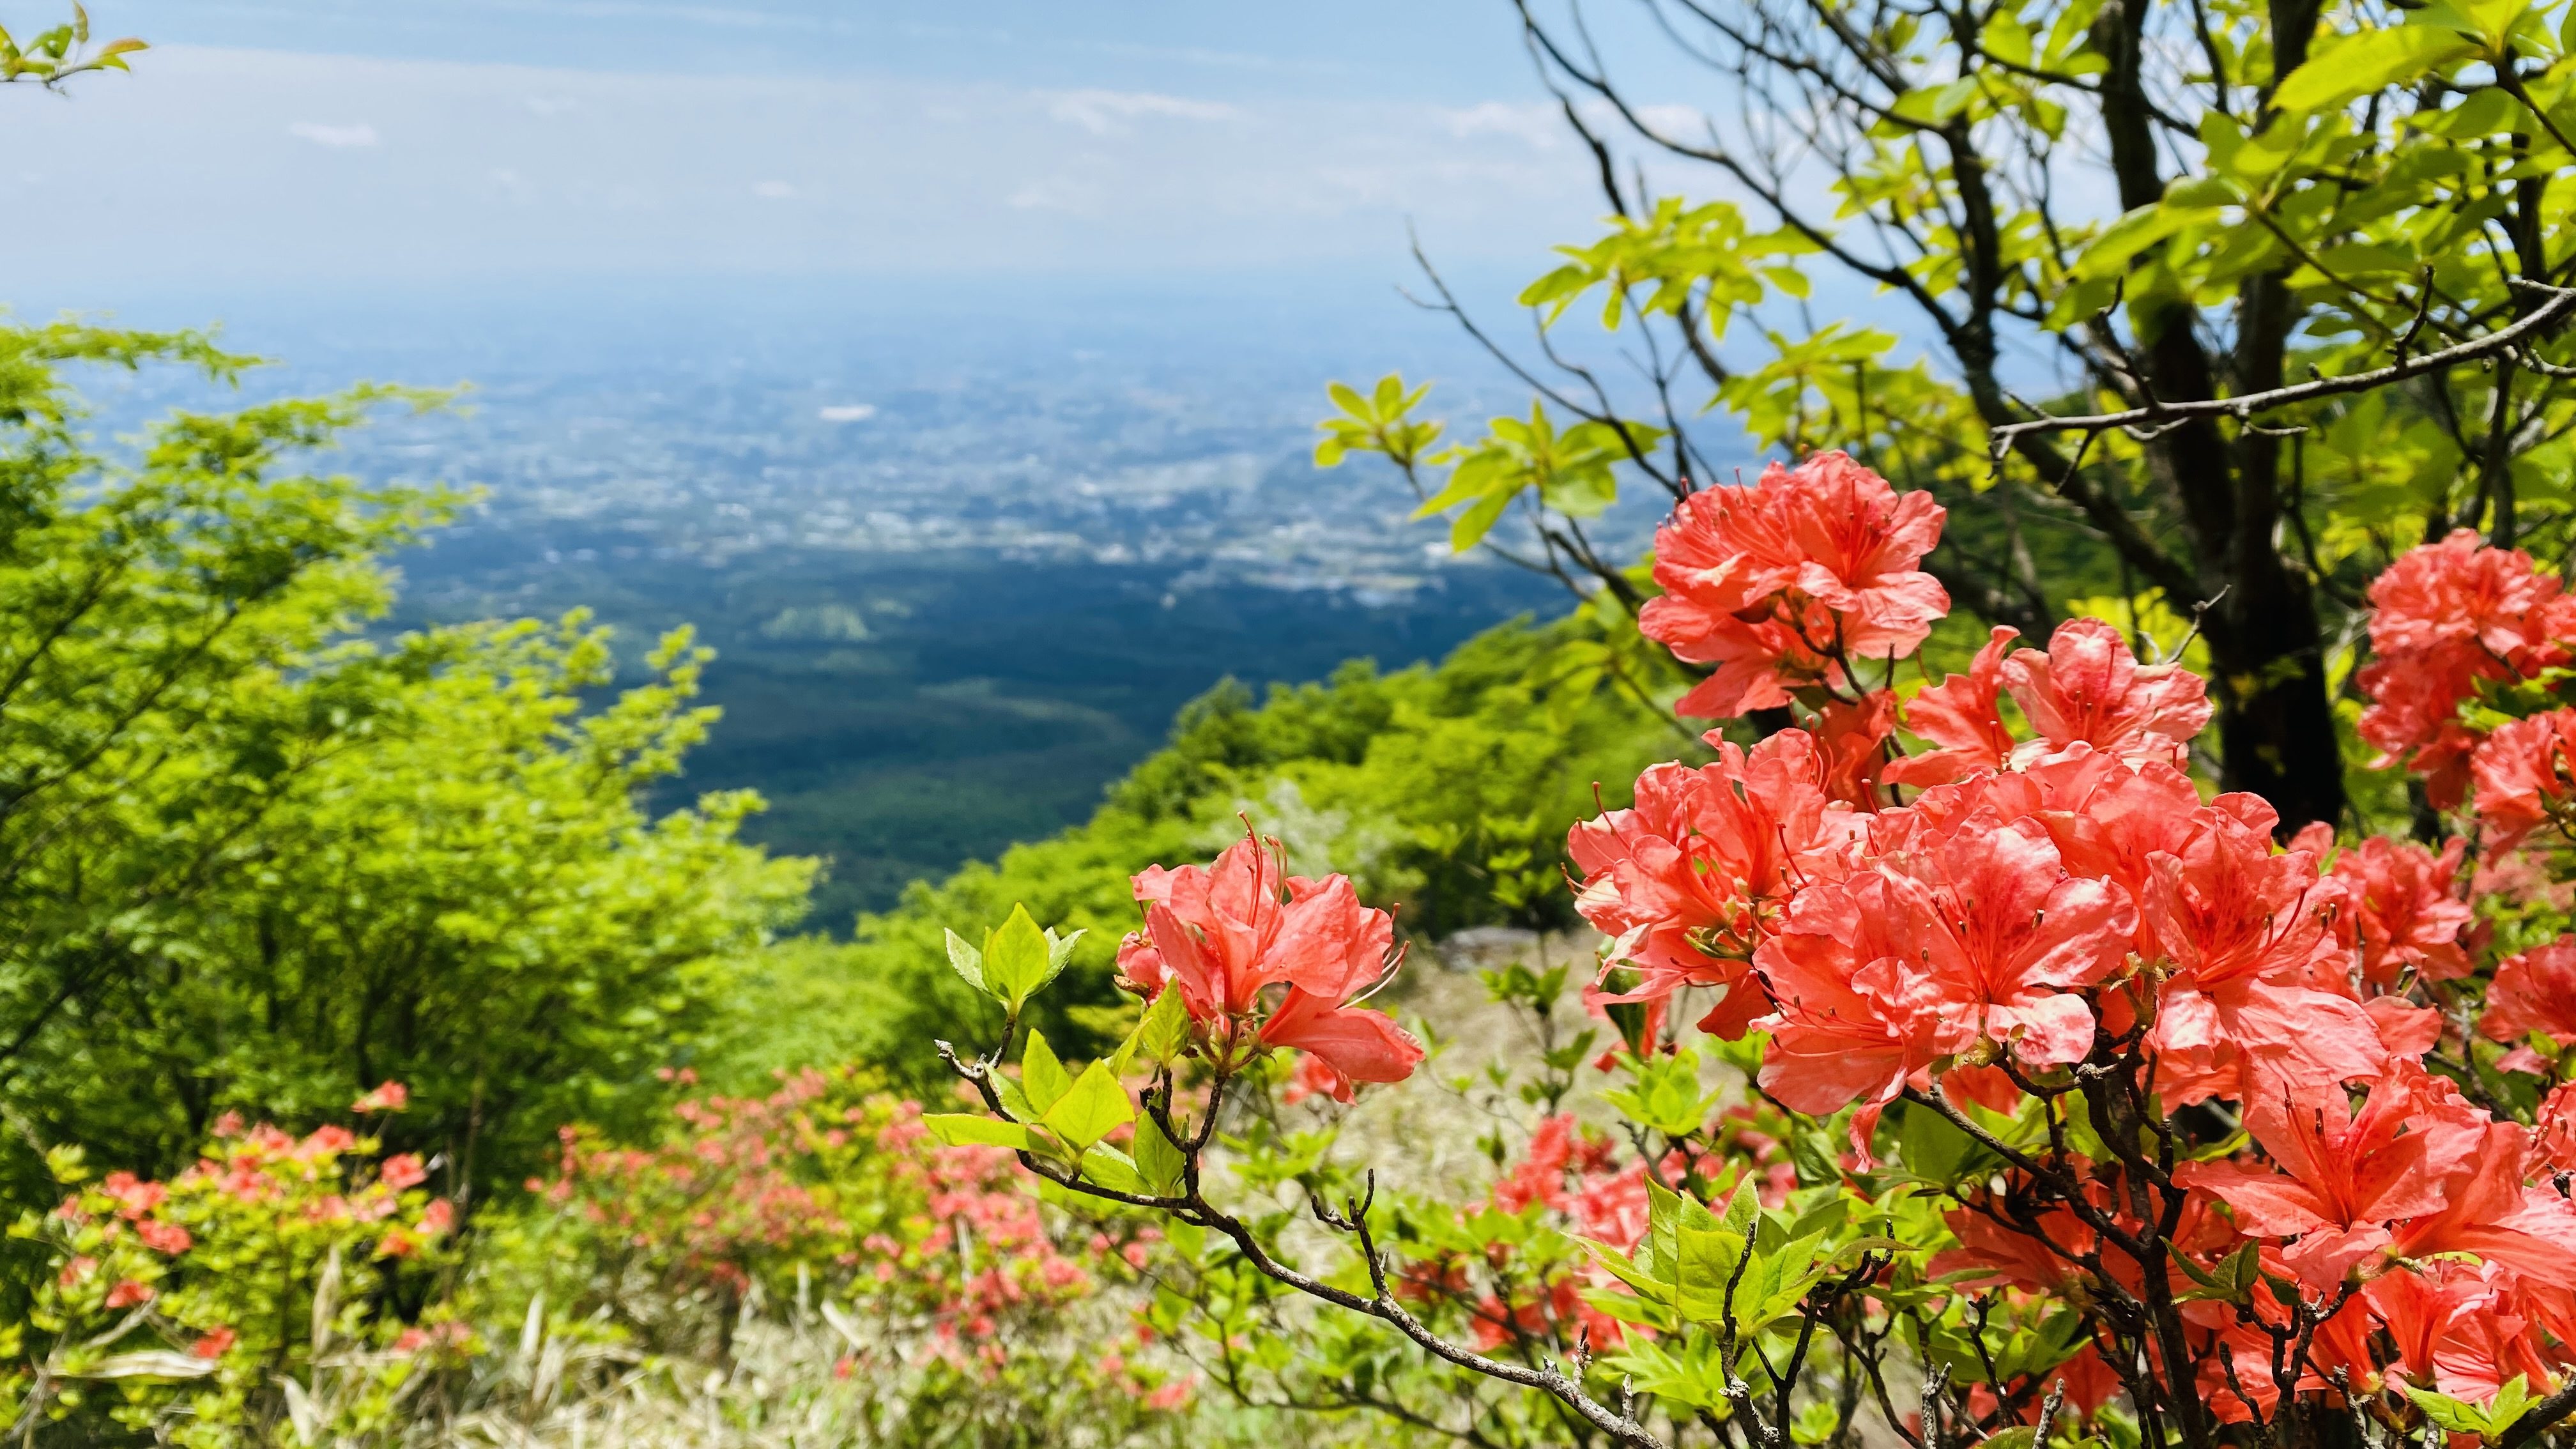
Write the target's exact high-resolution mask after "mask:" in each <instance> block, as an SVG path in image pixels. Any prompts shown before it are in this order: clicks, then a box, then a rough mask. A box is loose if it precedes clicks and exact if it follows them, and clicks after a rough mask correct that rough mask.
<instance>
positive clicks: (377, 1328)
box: [0, 1084, 472, 1445]
mask: <svg viewBox="0 0 2576 1449" xmlns="http://www.w3.org/2000/svg"><path fill="white" fill-rule="evenodd" d="M403 1098H404V1093H403V1090H402V1088H401V1087H400V1086H399V1085H398V1084H387V1085H386V1086H385V1087H382V1088H379V1089H378V1090H376V1091H374V1092H370V1093H368V1094H367V1095H366V1096H364V1097H362V1098H360V1099H359V1100H358V1101H357V1102H356V1103H355V1104H353V1114H365V1113H369V1112H377V1111H389V1110H399V1109H400V1108H401V1107H402V1105H403ZM48 1162H49V1165H50V1166H51V1167H52V1169H53V1172H54V1175H55V1177H56V1179H57V1180H58V1181H59V1182H61V1183H62V1184H63V1186H64V1187H65V1188H66V1189H67V1195H66V1196H65V1197H64V1198H63V1200H62V1202H61V1204H60V1205H59V1206H57V1207H55V1208H54V1209H53V1210H52V1211H51V1212H47V1213H42V1214H37V1213H30V1214H28V1215H26V1216H25V1217H23V1218H22V1219H20V1221H19V1222H18V1223H17V1224H16V1225H15V1226H14V1227H13V1228H12V1229H11V1234H12V1236H13V1237H15V1238H17V1239H19V1240H21V1241H22V1242H23V1243H25V1244H27V1245H28V1246H29V1247H31V1248H32V1249H33V1251H34V1254H35V1255H36V1258H37V1261H38V1267H37V1272H36V1274H35V1276H34V1278H33V1284H34V1291H33V1293H32V1296H31V1301H30V1303H29V1306H28V1308H27V1310H26V1312H25V1315H24V1317H23V1319H22V1320H20V1321H18V1322H14V1323H8V1324H5V1325H0V1352H5V1356H6V1359H7V1361H8V1366H7V1368H6V1369H5V1371H0V1413H5V1414H6V1415H7V1416H8V1417H9V1419H10V1421H11V1430H10V1432H11V1434H12V1436H13V1437H17V1438H19V1439H20V1440H21V1442H26V1441H27V1440H28V1439H30V1438H32V1436H33V1435H34V1434H35V1433H36V1431H37V1429H38V1427H39V1426H41V1425H46V1424H64V1425H65V1426H66V1427H67V1428H69V1429H71V1430H72V1431H73V1432H74V1433H76V1434H77V1435H79V1436H80V1437H82V1438H84V1439H91V1440H94V1439H97V1438H99V1437H101V1436H103V1435H107V1434H111V1433H112V1432H113V1431H112V1430H111V1429H110V1428H109V1426H110V1425H118V1426H123V1427H124V1428H125V1429H127V1430H130V1431H133V1432H136V1433H146V1434H149V1435H151V1436H153V1437H155V1438H157V1439H159V1440H161V1441H163V1442H169V1443H176V1444H185V1445H216V1444H231V1443H237V1442H243V1441H245V1440H248V1439H252V1438H254V1437H258V1436H259V1435H261V1434H262V1433H263V1432H264V1431H266V1430H268V1429H271V1428H273V1427H275V1426H278V1425H280V1424H291V1425H292V1427H293V1431H294V1432H295V1433H296V1434H297V1435H298V1436H300V1437H301V1438H303V1439H304V1441H305V1442H315V1441H316V1440H317V1439H318V1436H320V1435H322V1434H324V1433H326V1432H328V1433H333V1434H370V1433H376V1432H380V1431H384V1430H386V1429H388V1428H390V1427H393V1426H397V1425H399V1424H401V1423H403V1422H404V1421H405V1418H406V1416H407V1415H408V1414H410V1413H412V1412H414V1411H415V1410H416V1408H417V1404H416V1402H415V1400H416V1397H417V1393H418V1390H419V1389H420V1388H421V1386H422V1384H423V1382H424V1376H423V1374H422V1373H421V1370H422V1369H423V1368H425V1367H429V1366H434V1365H435V1363H436V1362H437V1361H438V1360H439V1359H440V1358H441V1357H442V1356H443V1355H450V1354H452V1353H453V1352H455V1351H457V1350H460V1349H462V1348H464V1347H466V1346H467V1345H469V1344H470V1343H471V1341H472V1340H471V1334H470V1333H468V1332H466V1331H464V1330H463V1328H462V1326H461V1325H458V1324H454V1323H443V1322H441V1321H440V1320H439V1319H438V1318H436V1317H435V1316H433V1317H430V1318H425V1319H424V1320H423V1321H422V1322H421V1323H420V1324H418V1325H406V1324H404V1323H403V1322H401V1321H400V1319H399V1318H398V1317H397V1316H395V1315H393V1314H391V1313H388V1312H385V1311H383V1310H384V1305H385V1304H386V1303H387V1302H388V1301H391V1300H394V1299H398V1298H402V1297H405V1296H411V1297H414V1298H415V1299H416V1297H417V1295H419V1294H420V1293H422V1292H423V1291H424V1290H425V1289H426V1287H427V1286H428V1285H429V1283H430V1282H431V1280H432V1277H433V1275H434V1273H435V1271H436V1270H437V1268H438V1267H439V1266H440V1262H441V1259H442V1257H443V1255H444V1254H445V1253H446V1251H447V1249H448V1246H449V1240H450V1237H451V1235H452V1232H453V1230H454V1228H455V1225H456V1215H455V1210H454V1208H453V1207H452V1206H451V1205H450V1204H449V1203H448V1201H447V1200H446V1199H444V1198H438V1197H433V1196H431V1195H430V1194H429V1193H427V1192H426V1191H425V1190H424V1189H423V1187H422V1184H423V1183H424V1182H426V1181H427V1177H428V1174H427V1171H426V1169H425V1168H424V1167H423V1165H422V1163H421V1161H420V1160H419V1159H418V1158H417V1157H413V1156H410V1155H408V1154H398V1155H395V1156H390V1157H379V1156H378V1155H377V1145H376V1143H375V1141H374V1140H373V1139H372V1138H368V1137H362V1136H359V1135H357V1134H356V1133H354V1132H352V1131H351V1130H349V1129H348V1128H346V1127H341V1126H336V1125H327V1126H323V1127H320V1128H317V1129H315V1130H314V1131H312V1132H310V1133H308V1134H306V1135H305V1136H303V1137H300V1138H297V1137H290V1136H288V1135H287V1134H285V1133H283V1132H280V1131H278V1130H277V1129H275V1128H273V1127H267V1126H260V1127H253V1128H247V1129H246V1128H244V1127H243V1125H242V1124H241V1123H240V1122H239V1121H238V1120H237V1119H232V1118H227V1119H225V1120H223V1121H221V1122H218V1123H217V1124H216V1126H215V1133H214V1140H213V1142H212V1143H211V1144H209V1145H208V1147H207V1149H206V1152H205V1155H204V1156H203V1157H202V1158H200V1159H199V1161H198V1162H197V1164H196V1165H195V1166H193V1167H191V1168H189V1169H188V1170H187V1171H185V1172H183V1173H180V1174H179V1175H178V1176H176V1177H174V1178H172V1179H171V1180H169V1181H168V1182H149V1181H144V1180H141V1179H138V1178H136V1177H135V1176H134V1175H133V1174H131V1173H125V1172H110V1173H108V1174H106V1175H105V1176H95V1175H93V1174H92V1173H91V1172H90V1171H89V1170H88V1169H87V1168H86V1166H85V1165H84V1163H83V1162H82V1159H81V1154H80V1153H79V1152H78V1151H77V1150H76V1149H58V1150H56V1151H55V1152H53V1153H51V1154H49V1156H48Z"/></svg>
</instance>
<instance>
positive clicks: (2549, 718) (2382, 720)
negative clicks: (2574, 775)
mask: <svg viewBox="0 0 2576 1449" xmlns="http://www.w3.org/2000/svg"><path fill="white" fill-rule="evenodd" d="M2370 602H2371V608H2372V614H2371V620H2370V646H2371V650H2372V652H2373V653H2374V654H2376V655H2377V656H2378V657H2377V658H2376V659H2374V660H2373V661H2372V662H2371V664H2370V665H2369V666H2368V667H2366V668H2365V669H2363V671H2362V674H2361V687H2362V690H2363V692H2364V693H2366V694H2368V695H2369V696H2370V705H2369V707H2368V708H2367V709H2365V710H2363V711H2362V715H2361V720H2360V724H2359V729H2360V733H2361V737H2362V738H2363V739H2365V740H2367V741H2369V742H2370V743H2371V744H2373V745H2376V746H2378V747H2379V749H2380V751H2381V752H2382V756H2383V758H2382V761H2381V763H2383V764H2395V763H2400V762H2403V763H2404V764H2405V765H2406V766H2407V767H2408V768H2409V769H2411V770H2413V771H2415V772H2416V773H2417V774H2420V775H2422V776H2424V777H2425V793H2426V795H2427V797H2428V798H2429V799H2430V800H2431V802H2432V804H2433V805H2434V807H2435V808H2437V809H2443V810H2448V809H2451V808H2453V807H2455V806H2457V805H2458V804H2459V803H2460V802H2461V800H2462V798H2463V797H2464V796H2465V795H2466V794H2467V793H2468V791H2469V788H2470V786H2471V785H2472V783H2474V785H2475V787H2476V791H2477V811H2478V814H2479V816H2480V817H2481V818H2482V819H2483V820H2484V821H2486V823H2487V824H2488V825H2490V826H2491V827H2493V828H2495V829H2496V830H2498V831H2500V832H2503V833H2505V834H2507V835H2508V836H2510V835H2516V834H2520V833H2523V832H2527V831H2528V830H2530V829H2531V827H2533V826H2534V825H2537V824H2539V823H2540V822H2541V821H2542V820H2543V819H2544V818H2546V816H2547V815H2548V813H2549V810H2550V807H2551V806H2552V805H2553V804H2555V803H2557V802H2559V801H2562V800H2563V799H2564V798H2565V797H2566V795H2567V793H2568V789H2569V787H2568V784H2567V781H2566V777H2565V774H2564V769H2565V762H2566V745H2567V741H2568V740H2569V738H2570V737H2571V735H2576V712H2570V711H2568V710H2566V709H2553V710H2547V711H2545V712H2541V713H2534V714H2529V715H2526V716H2525V717H2523V718H2520V719H2511V720H2501V719H2484V720H2476V719H2469V718H2464V717H2463V714H2462V710H2461V705H2462V704H2463V703H2465V702H2467V701H2470V700H2472V699H2474V698H2477V697H2478V696H2479V695H2481V694H2482V693H2483V694H2486V695H2489V696H2494V695H2498V694H2502V693H2509V692H2511V691H2513V690H2514V688H2515V687H2516V686H2522V685H2526V684H2530V683H2532V682H2535V681H2538V682H2549V681H2551V680H2552V678H2553V672H2554V671H2557V670H2560V669H2563V668H2564V667H2565V666H2566V664H2567V663H2568V660H2569V655H2570V651H2569V646H2568V643H2567V642H2566V641H2570V640H2576V596H2570V595H2568V594H2567V593H2566V592H2565V591H2564V590H2563V588H2562V587H2561V586H2560V583H2559V580H2558V577H2557V575H2555V574H2550V573H2543V572H2540V571H2539V570H2538V568H2537V567H2536V566H2535V565H2534V564H2533V562H2532V558H2531V555H2529V554H2527V553H2523V552H2521V551H2519V550H2512V549H2498V548H2488V547H2485V546H2483V545H2481V544H2480V543H2479V542H2478V536H2477V535H2476V534H2475V533H2473V532H2470V531H2468V530H2466V529H2463V530H2461V531H2459V532H2456V533H2453V534H2452V535H2451V536H2450V537H2448V538H2446V539H2444V540H2442V541H2441V542H2440V543H2437V544H2429V545H2427V546H2425V547H2422V548H2418V549H2415V550H2412V551H2411V552H2409V553H2407V554H2406V555H2405V556H2403V557H2401V558H2399V559H2398V560H2397V561H2396V562H2395V563H2393V564H2391V565H2389V567H2388V569H2387V571H2386V572H2384V573H2382V574H2381V575H2380V576H2379V577H2378V578H2377V579H2376V580H2374V581H2372V583H2371V586H2370Z"/></svg>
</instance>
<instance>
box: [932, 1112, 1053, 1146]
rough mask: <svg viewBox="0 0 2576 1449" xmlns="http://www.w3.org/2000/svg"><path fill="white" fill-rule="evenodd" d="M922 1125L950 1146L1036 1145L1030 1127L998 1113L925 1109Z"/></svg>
mask: <svg viewBox="0 0 2576 1449" xmlns="http://www.w3.org/2000/svg"><path fill="white" fill-rule="evenodd" d="M921 1125H922V1126H924V1127H927V1128H929V1129H930V1135H931V1136H933V1137H936V1138H938V1139H939V1140H940V1141H942V1142H945V1143H947V1144H948V1145H949V1146H951V1147H967V1146H974V1147H1008V1148H1011V1149H1013V1150H1014V1151H1020V1152H1025V1151H1028V1150H1029V1149H1030V1148H1032V1147H1034V1146H1035V1145H1036V1139H1034V1138H1032V1137H1031V1136H1029V1129H1027V1128H1026V1127H1023V1126H1021V1125H1020V1124H1019V1123H1017V1122H1005V1121H1003V1120H1001V1119H1000V1118H998V1117H981V1116H976V1115H973V1114H971V1113H965V1112H927V1113H924V1114H922V1118H921Z"/></svg>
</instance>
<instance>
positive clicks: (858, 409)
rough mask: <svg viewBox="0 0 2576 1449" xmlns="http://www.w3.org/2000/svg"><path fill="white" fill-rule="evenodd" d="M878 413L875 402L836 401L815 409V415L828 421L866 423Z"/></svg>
mask: <svg viewBox="0 0 2576 1449" xmlns="http://www.w3.org/2000/svg"><path fill="white" fill-rule="evenodd" d="M876 415H877V405H876V404H875V403H834V404H833V405H832V406H830V407H825V408H816V409H815V410H814V416H816V417H818V418H821V419H822V420H823V421H825V422H827V423H864V422H866V421H867V420H868V419H870V418H872V417H875V416H876Z"/></svg>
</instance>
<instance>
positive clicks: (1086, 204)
mask: <svg viewBox="0 0 2576 1449" xmlns="http://www.w3.org/2000/svg"><path fill="white" fill-rule="evenodd" d="M1108 201H1109V195H1108V192H1107V191H1105V190H1104V189H1103V188H1101V187H1100V186H1098V185H1096V184H1094V183H1091V182H1085V181H1078V180H1076V179H1074V178H1073V177H1070V176H1050V177H1047V178H1046V179H1044V180H1042V181H1032V182H1030V183H1028V184H1027V185H1025V186H1022V187H1020V188H1019V189H1018V190H1016V191H1013V192H1012V193H1011V194H1010V195H1009V196H1007V197H1005V198H1003V204H1004V205H1006V206H1008V207H1010V208H1011V209H1012V210H1014V211H1061V212H1064V213H1066V214H1068V215H1072V216H1097V215H1099V214H1100V209H1101V208H1102V207H1103V206H1105V205H1107V204H1108Z"/></svg>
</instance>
